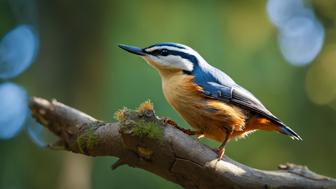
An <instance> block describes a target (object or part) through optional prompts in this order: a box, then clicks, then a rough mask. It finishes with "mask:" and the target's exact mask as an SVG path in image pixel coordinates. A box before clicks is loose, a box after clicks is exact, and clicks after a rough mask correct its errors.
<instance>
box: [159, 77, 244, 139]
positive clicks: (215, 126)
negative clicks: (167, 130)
mask: <svg viewBox="0 0 336 189" xmlns="http://www.w3.org/2000/svg"><path fill="white" fill-rule="evenodd" d="M161 77H162V86H163V92H164V95H165V97H166V99H167V100H168V102H169V103H170V104H171V105H172V106H173V107H174V109H175V110H176V111H177V112H178V113H179V114H180V115H181V116H182V117H183V118H184V119H185V120H186V121H187V122H188V123H189V124H190V125H191V126H192V127H193V128H195V129H197V130H201V131H203V132H204V135H205V136H206V137H208V138H211V139H214V140H217V141H223V140H224V138H225V137H226V136H225V135H226V134H225V133H226V128H229V129H232V130H233V131H234V132H236V131H237V132H238V131H239V132H240V131H243V130H244V126H245V119H246V117H245V114H244V112H243V110H242V109H240V108H239V107H236V106H234V105H231V104H227V103H224V102H222V101H218V100H215V99H211V98H208V97H206V96H204V95H203V94H202V92H201V90H202V88H201V87H199V86H197V85H195V84H194V83H193V76H190V75H185V74H182V72H181V73H179V72H175V73H168V74H167V73H165V74H162V73H161Z"/></svg>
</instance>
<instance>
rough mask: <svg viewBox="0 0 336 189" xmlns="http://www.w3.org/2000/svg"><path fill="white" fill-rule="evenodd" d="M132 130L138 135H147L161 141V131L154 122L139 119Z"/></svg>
mask: <svg viewBox="0 0 336 189" xmlns="http://www.w3.org/2000/svg"><path fill="white" fill-rule="evenodd" d="M135 124H136V127H134V129H133V132H134V134H135V135H137V136H139V137H148V138H151V139H155V140H159V141H160V142H162V141H163V131H162V128H160V127H159V126H158V125H157V124H156V123H154V122H146V121H144V120H139V121H137V122H136V123H135Z"/></svg>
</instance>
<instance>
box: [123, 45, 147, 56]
mask: <svg viewBox="0 0 336 189" xmlns="http://www.w3.org/2000/svg"><path fill="white" fill-rule="evenodd" d="M118 46H119V47H120V48H122V49H124V50H125V51H128V52H130V53H133V54H136V55H140V56H145V55H146V53H145V52H144V51H143V50H142V49H141V48H139V47H134V46H130V45H123V44H120V45H118Z"/></svg>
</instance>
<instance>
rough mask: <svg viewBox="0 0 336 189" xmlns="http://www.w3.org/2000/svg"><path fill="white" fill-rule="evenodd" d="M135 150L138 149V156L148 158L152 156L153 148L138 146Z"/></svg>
mask: <svg viewBox="0 0 336 189" xmlns="http://www.w3.org/2000/svg"><path fill="white" fill-rule="evenodd" d="M137 150H138V154H139V156H141V157H143V158H145V159H150V158H151V157H152V154H153V150H151V149H149V148H146V147H142V146H138V147H137Z"/></svg>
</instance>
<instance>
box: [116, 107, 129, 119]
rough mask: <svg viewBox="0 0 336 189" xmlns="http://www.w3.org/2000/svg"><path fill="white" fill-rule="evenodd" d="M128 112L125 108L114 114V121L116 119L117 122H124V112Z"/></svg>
mask: <svg viewBox="0 0 336 189" xmlns="http://www.w3.org/2000/svg"><path fill="white" fill-rule="evenodd" d="M126 111H128V109H127V108H126V107H124V108H122V109H120V110H118V111H116V112H115V113H114V119H116V120H117V121H124V120H126V116H125V112H126Z"/></svg>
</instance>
